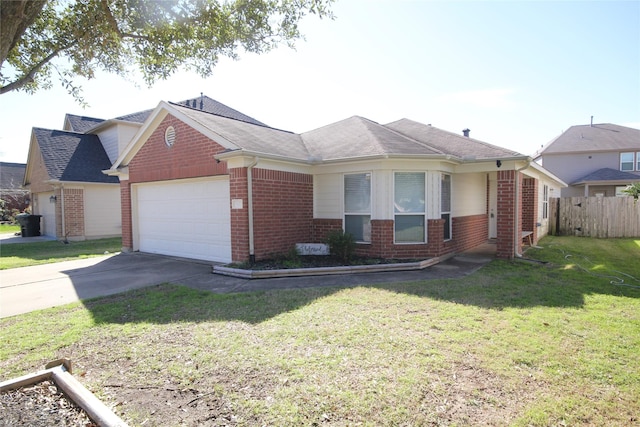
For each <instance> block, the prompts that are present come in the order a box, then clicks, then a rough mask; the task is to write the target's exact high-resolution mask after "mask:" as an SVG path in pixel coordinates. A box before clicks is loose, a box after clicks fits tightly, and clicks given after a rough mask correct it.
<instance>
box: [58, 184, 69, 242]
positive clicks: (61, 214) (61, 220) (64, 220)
mask: <svg viewBox="0 0 640 427" xmlns="http://www.w3.org/2000/svg"><path fill="white" fill-rule="evenodd" d="M60 198H61V199H62V200H61V201H60V210H61V212H60V216H61V219H60V223H61V225H62V237H63V238H64V240H63V242H64V243H68V241H67V232H66V227H65V222H66V218H65V215H64V184H62V185H60Z"/></svg>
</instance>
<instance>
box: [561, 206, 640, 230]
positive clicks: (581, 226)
mask: <svg viewBox="0 0 640 427" xmlns="http://www.w3.org/2000/svg"><path fill="white" fill-rule="evenodd" d="M549 223H550V224H549V225H550V227H551V229H550V234H552V235H556V236H585V237H598V238H610V237H640V200H636V199H634V198H633V197H562V198H550V199H549Z"/></svg>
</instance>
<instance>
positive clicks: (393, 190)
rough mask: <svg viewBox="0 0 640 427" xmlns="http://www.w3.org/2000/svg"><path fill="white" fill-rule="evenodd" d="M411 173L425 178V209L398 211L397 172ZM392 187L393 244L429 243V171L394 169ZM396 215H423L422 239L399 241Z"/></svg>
mask: <svg viewBox="0 0 640 427" xmlns="http://www.w3.org/2000/svg"><path fill="white" fill-rule="evenodd" d="M399 173H400V174H409V173H413V174H422V176H423V178H424V194H423V197H424V210H423V211H422V212H407V213H402V212H396V208H395V204H396V175H397V174H399ZM392 175H393V176H392V178H393V179H392V182H393V184H392V189H391V203H392V208H391V212H392V215H393V244H394V245H423V244H425V243H427V172H426V171H424V170H411V171H410V170H406V171H405V170H394V171H393V174H392ZM396 216H422V221H423V224H424V225H423V230H422V231H423V236H422V241H416V242H398V241H397V240H396Z"/></svg>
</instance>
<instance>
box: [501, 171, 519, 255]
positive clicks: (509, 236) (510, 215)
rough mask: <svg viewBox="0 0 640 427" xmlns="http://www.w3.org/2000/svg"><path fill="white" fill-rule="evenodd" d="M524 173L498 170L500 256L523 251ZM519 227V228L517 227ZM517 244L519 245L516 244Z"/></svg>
mask: <svg viewBox="0 0 640 427" xmlns="http://www.w3.org/2000/svg"><path fill="white" fill-rule="evenodd" d="M516 185H517V186H519V189H518V193H519V194H520V201H519V202H518V212H516V203H515V196H516ZM521 217H522V174H521V173H519V172H516V171H514V170H502V171H498V212H497V226H498V236H497V242H496V243H497V245H496V246H497V252H496V256H497V257H498V258H513V257H514V256H515V253H516V251H517V252H518V253H520V252H521V251H522V239H517V243H516V234H515V233H517V236H520V235H521V233H522V221H521V220H520V218H521ZM516 227H517V229H516ZM515 245H517V246H515Z"/></svg>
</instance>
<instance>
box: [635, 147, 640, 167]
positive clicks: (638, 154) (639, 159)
mask: <svg viewBox="0 0 640 427" xmlns="http://www.w3.org/2000/svg"><path fill="white" fill-rule="evenodd" d="M636 170H637V171H640V151H637V152H636Z"/></svg>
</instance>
